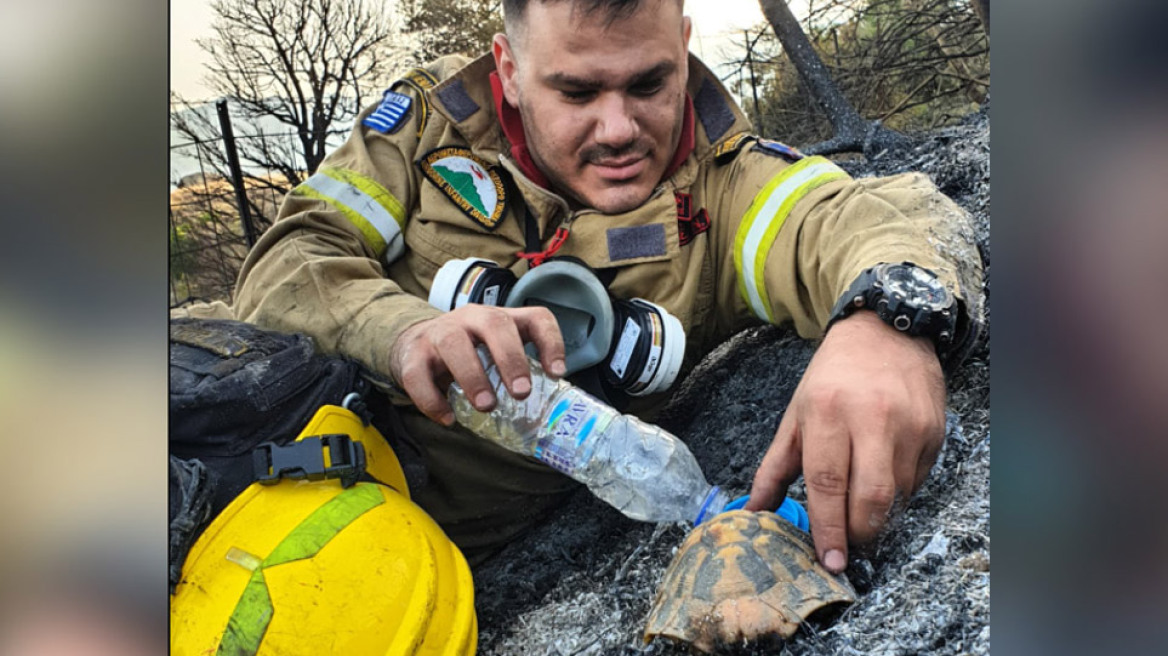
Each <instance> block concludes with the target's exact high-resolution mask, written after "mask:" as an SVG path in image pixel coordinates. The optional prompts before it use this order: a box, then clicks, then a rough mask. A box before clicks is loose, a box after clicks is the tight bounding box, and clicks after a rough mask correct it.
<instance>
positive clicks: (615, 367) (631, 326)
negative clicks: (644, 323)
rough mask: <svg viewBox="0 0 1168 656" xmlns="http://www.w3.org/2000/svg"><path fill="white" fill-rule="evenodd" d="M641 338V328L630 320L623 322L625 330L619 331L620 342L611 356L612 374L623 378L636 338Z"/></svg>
mask: <svg viewBox="0 0 1168 656" xmlns="http://www.w3.org/2000/svg"><path fill="white" fill-rule="evenodd" d="M640 336H641V327H640V326H638V325H637V322H636V321H633V320H632V319H631V318H630V319H628V320H626V321H625V329H624V330H623V331H621V337H620V342H618V343H617V345H616V351H615V352H614V353H613V354H612V372H613V373H614V374H616V375H617V376H619V377H621V378H624V375H625V369H628V367H629V359H630V358H632V357H633V348H634V347H635V346H636V345H637V338H638V337H640Z"/></svg>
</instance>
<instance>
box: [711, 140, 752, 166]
mask: <svg viewBox="0 0 1168 656" xmlns="http://www.w3.org/2000/svg"><path fill="white" fill-rule="evenodd" d="M757 140H758V137H756V136H754V135H753V134H751V133H749V132H739V133H738V134H736V135H734V136H732V137H730V138H729V139H727V140H725V141H723V142H722V143H720V144H718V147H717V148H715V149H714V161H715V162H717V163H718V165H722V164H726V163H728V162H730V161H731V160H733V159H734V155H735V154H737V153H738V151H739V150H742V147H743V146H745V145H746V144H748V143H750V142H752V141H757Z"/></svg>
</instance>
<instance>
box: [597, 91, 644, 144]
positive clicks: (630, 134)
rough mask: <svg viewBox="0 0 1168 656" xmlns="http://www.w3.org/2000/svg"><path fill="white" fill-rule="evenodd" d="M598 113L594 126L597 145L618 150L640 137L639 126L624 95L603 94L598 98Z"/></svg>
mask: <svg viewBox="0 0 1168 656" xmlns="http://www.w3.org/2000/svg"><path fill="white" fill-rule="evenodd" d="M599 112H600V115H599V117H598V120H597V124H596V142H597V143H600V144H604V145H606V146H611V147H614V148H619V147H621V146H626V145H628V144H630V143H632V142H633V141H635V140H636V139H637V137H638V136H640V132H641V128H640V125H638V123H637V119H636V116H634V114H633V111H632V106H631V104H630V103H629V102H628V99H627V98H625V97H624V95H622V94H619V93H610V94H605V95H604V96H603V97H602V98H600V103H599Z"/></svg>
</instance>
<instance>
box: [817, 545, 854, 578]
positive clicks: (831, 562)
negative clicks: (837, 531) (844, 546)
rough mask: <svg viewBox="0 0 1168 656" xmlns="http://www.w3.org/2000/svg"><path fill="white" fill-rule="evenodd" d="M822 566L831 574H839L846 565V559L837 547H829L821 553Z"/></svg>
mask: <svg viewBox="0 0 1168 656" xmlns="http://www.w3.org/2000/svg"><path fill="white" fill-rule="evenodd" d="M823 566H824V567H826V568H827V569H829V570H831V572H832V573H833V574H839V573H840V572H842V571H844V569H845V568H846V567H847V566H848V559H847V558H844V553H843V552H842V551H840V550H839V549H830V550H828V552H827V553H825V554H823Z"/></svg>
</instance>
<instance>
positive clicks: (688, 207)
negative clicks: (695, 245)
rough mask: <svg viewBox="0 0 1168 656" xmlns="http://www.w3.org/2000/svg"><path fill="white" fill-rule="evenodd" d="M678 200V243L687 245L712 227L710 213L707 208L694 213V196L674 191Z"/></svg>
mask: <svg viewBox="0 0 1168 656" xmlns="http://www.w3.org/2000/svg"><path fill="white" fill-rule="evenodd" d="M673 196H674V198H675V199H676V200H677V243H678V245H680V246H685V245H686V244H688V243H690V242H691V241H693V240H694V237H697V236H698V235H700V234H702V233H703V232H705V231H707V230H709V229H710V215H709V213H708V212H706V208H704V207H703V208H701V209H700V210H698V211H697V214H694V211H693V196H691V195H690V194H683V193H680V192H674V194H673Z"/></svg>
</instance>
